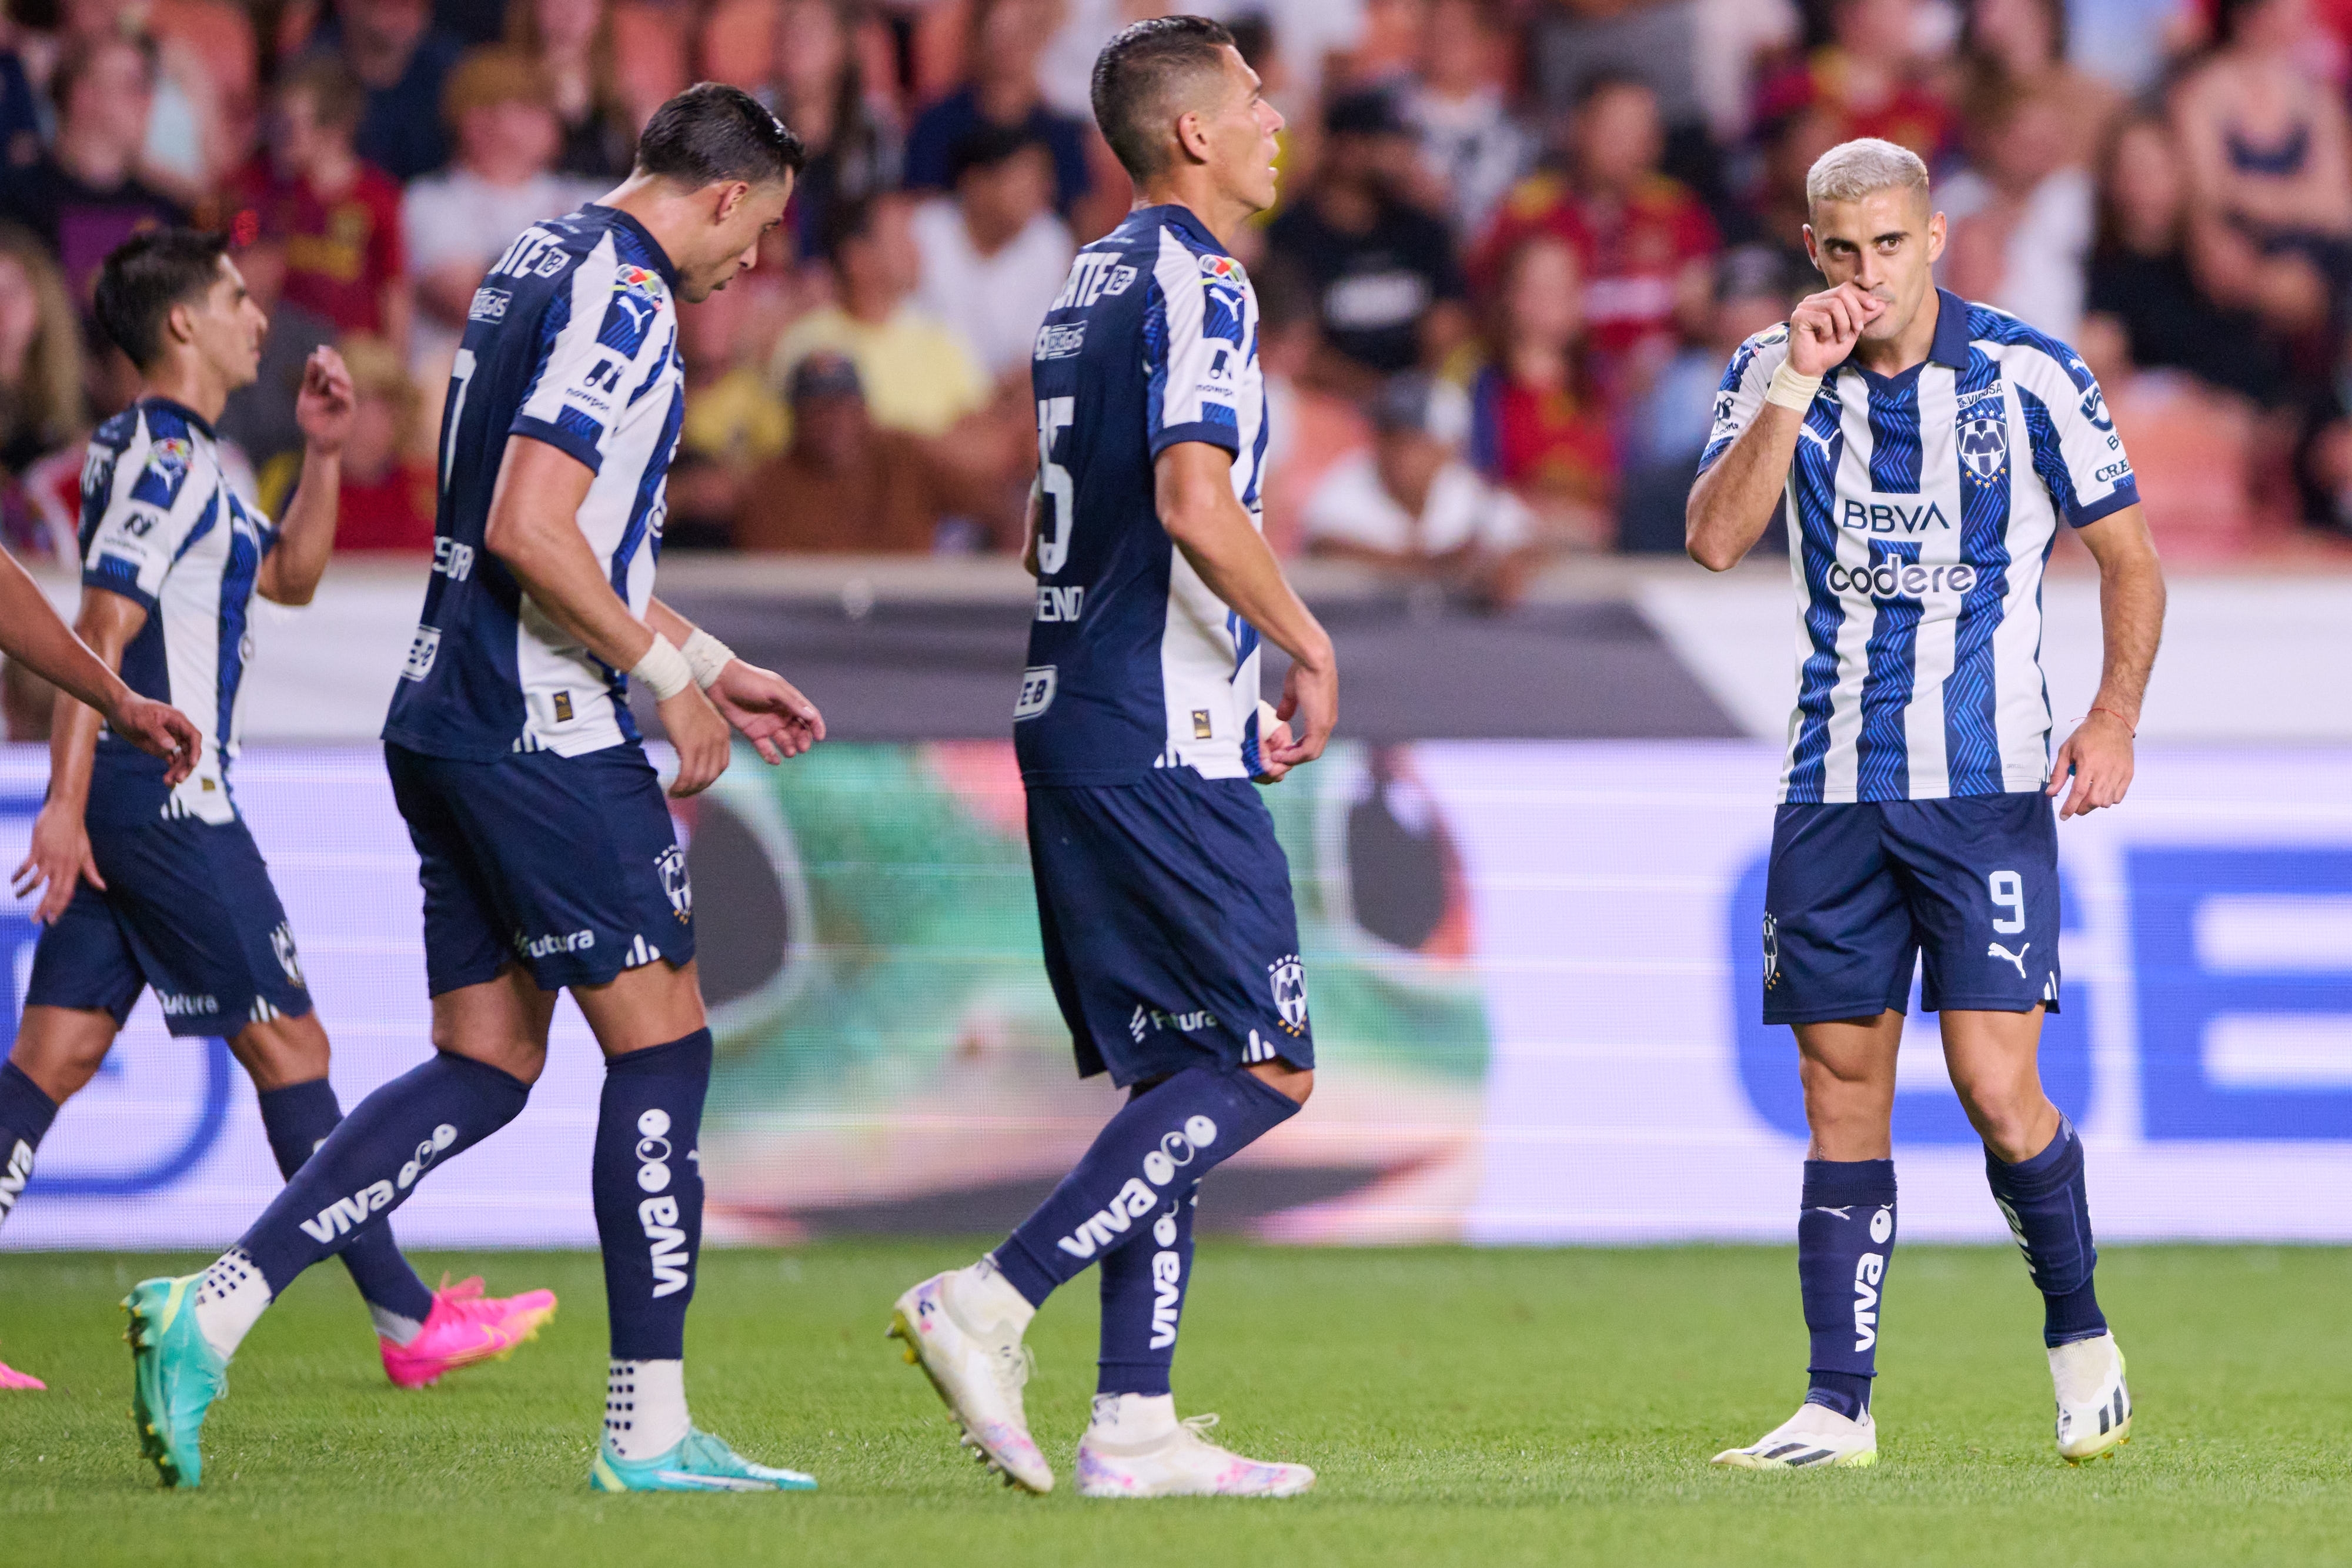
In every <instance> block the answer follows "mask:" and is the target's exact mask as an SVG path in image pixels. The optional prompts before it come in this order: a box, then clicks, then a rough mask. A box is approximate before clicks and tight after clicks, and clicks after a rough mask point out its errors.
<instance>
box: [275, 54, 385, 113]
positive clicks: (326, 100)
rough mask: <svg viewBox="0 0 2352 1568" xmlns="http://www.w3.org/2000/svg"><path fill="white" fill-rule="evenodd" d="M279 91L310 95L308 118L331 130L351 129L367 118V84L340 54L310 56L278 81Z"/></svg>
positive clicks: (281, 92) (281, 93)
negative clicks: (346, 63)
mask: <svg viewBox="0 0 2352 1568" xmlns="http://www.w3.org/2000/svg"><path fill="white" fill-rule="evenodd" d="M289 92H306V93H309V94H310V113H311V117H312V118H313V119H315V120H318V122H319V123H320V125H322V126H325V127H326V128H328V129H329V130H331V131H351V130H354V129H356V128H357V127H358V125H359V122H360V121H361V120H362V119H364V118H365V117H366V115H367V84H366V83H364V82H362V81H361V80H360V78H358V76H357V75H355V74H354V73H353V72H352V68H351V67H350V66H348V65H345V64H344V63H343V57H342V56H341V55H313V56H311V57H310V58H309V59H307V60H305V61H303V62H302V63H301V64H300V65H298V66H296V67H295V68H293V69H292V70H290V71H289V72H287V73H286V74H285V75H284V76H282V77H279V78H278V95H279V96H280V97H281V98H282V97H283V96H285V95H286V94H287V93H289Z"/></svg>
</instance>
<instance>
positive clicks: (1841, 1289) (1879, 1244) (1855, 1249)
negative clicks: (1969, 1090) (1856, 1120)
mask: <svg viewBox="0 0 2352 1568" xmlns="http://www.w3.org/2000/svg"><path fill="white" fill-rule="evenodd" d="M1800 1201H1801V1204H1802V1205H1803V1207H1802V1211H1801V1213H1800V1214H1799V1215H1798V1216H1797V1284H1798V1287H1799V1289H1801V1291H1803V1292H1804V1298H1805V1330H1806V1332H1807V1333H1809V1334H1810V1335H1811V1339H1812V1354H1811V1358H1810V1360H1809V1363H1808V1364H1807V1366H1806V1368H1805V1370H1806V1371H1807V1372H1808V1373H1809V1374H1811V1379H1812V1381H1811V1386H1810V1387H1808V1388H1807V1389H1806V1390H1805V1403H1806V1404H1808V1405H1824V1406H1828V1407H1829V1408H1831V1409H1832V1410H1834V1411H1836V1412H1837V1413H1838V1414H1839V1415H1841V1416H1847V1417H1849V1418H1851V1419H1854V1420H1859V1419H1861V1417H1862V1415H1863V1413H1864V1411H1866V1410H1868V1409H1869V1408H1870V1381H1871V1379H1872V1378H1874V1377H1876V1376H1877V1375H1878V1322H1879V1310H1878V1299H1879V1292H1880V1291H1883V1290H1885V1281H1886V1265H1887V1262H1888V1260H1890V1259H1892V1258H1893V1257H1894V1255H1895V1162H1894V1161H1893V1160H1807V1161H1806V1162H1805V1190H1804V1197H1802V1198H1801V1200H1800Z"/></svg>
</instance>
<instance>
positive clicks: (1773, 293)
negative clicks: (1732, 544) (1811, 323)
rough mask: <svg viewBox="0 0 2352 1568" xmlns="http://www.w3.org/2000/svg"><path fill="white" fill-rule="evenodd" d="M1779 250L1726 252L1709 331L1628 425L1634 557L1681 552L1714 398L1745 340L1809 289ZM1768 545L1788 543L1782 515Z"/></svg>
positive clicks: (1629, 549)
mask: <svg viewBox="0 0 2352 1568" xmlns="http://www.w3.org/2000/svg"><path fill="white" fill-rule="evenodd" d="M1800 276H1801V275H1800V274H1799V273H1798V272H1797V271H1796V270H1795V269H1793V268H1791V267H1790V265H1789V262H1788V259H1787V258H1786V257H1785V256H1782V255H1781V254H1780V252H1779V251H1777V250H1775V249H1772V248H1771V247H1769V246H1748V247H1746V248H1743V249H1740V250H1735V251H1731V252H1728V253H1727V254H1726V255H1725V256H1724V257H1723V260H1722V262H1721V264H1720V265H1719V266H1718V267H1717V269H1716V277H1717V283H1716V298H1715V308H1714V313H1713V316H1712V318H1711V319H1710V320H1709V322H1708V324H1707V332H1706V337H1705V338H1703V339H1700V340H1696V341H1695V342H1692V343H1689V344H1687V345H1685V347H1684V349H1683V350H1682V351H1681V352H1680V353H1678V354H1676V355H1675V357H1674V358H1673V359H1672V360H1670V361H1667V363H1666V367H1665V369H1664V370H1663V371H1659V372H1658V379H1657V381H1656V382H1654V384H1653V385H1652V386H1651V388H1650V393H1649V395H1648V396H1647V397H1645V398H1643V400H1642V402H1641V404H1640V406H1639V407H1637V408H1636V409H1634V410H1633V416H1632V417H1631V418H1630V419H1628V420H1627V421H1626V422H1625V432H1624V440H1623V442H1622V448H1623V473H1624V479H1623V482H1622V485H1621V486H1620V488H1619V491H1618V502H1617V548H1618V549H1621V550H1622V551H1624V552H1626V553H1627V554H1634V555H1649V554H1657V555H1680V554H1681V553H1682V551H1683V544H1684V533H1683V512H1684V507H1685V502H1687V500H1688V499H1689V497H1690V489H1691V481H1692V478H1693V476H1695V475H1696V473H1697V471H1698V460H1699V455H1700V454H1702V453H1703V452H1705V451H1706V443H1707V438H1708V436H1709V434H1710V433H1711V432H1712V431H1713V429H1714V427H1715V410H1716V398H1717V393H1718V392H1719V391H1720V389H1721V387H1722V385H1723V376H1724V371H1725V369H1726V367H1727V366H1728V365H1729V364H1730V362H1731V357H1732V355H1733V354H1735V353H1736V352H1738V349H1739V345H1740V344H1741V343H1743V342H1745V341H1747V340H1748V339H1749V338H1751V337H1753V336H1754V335H1755V334H1757V333H1759V332H1761V331H1764V330H1766V329H1769V328H1770V327H1773V326H1777V325H1778V324H1779V323H1780V322H1781V321H1784V320H1786V319H1788V316H1789V307H1790V301H1791V300H1792V299H1793V298H1795V297H1796V296H1797V295H1799V294H1801V293H1803V292H1806V286H1805V285H1804V284H1801V283H1800V282H1799V277H1800ZM1765 544H1766V547H1767V548H1768V549H1773V548H1777V549H1786V548H1787V539H1786V536H1785V535H1784V534H1783V533H1782V531H1781V525H1780V521H1779V520H1778V518H1777V517H1776V518H1775V519H1774V521H1773V522H1772V524H1771V525H1770V527H1769V528H1767V530H1766V532H1765Z"/></svg>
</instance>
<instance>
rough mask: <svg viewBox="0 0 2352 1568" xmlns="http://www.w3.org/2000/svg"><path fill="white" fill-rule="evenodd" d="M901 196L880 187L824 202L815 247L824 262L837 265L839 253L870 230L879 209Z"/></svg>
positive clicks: (901, 196) (900, 198)
mask: <svg viewBox="0 0 2352 1568" xmlns="http://www.w3.org/2000/svg"><path fill="white" fill-rule="evenodd" d="M905 199H906V195H905V193H904V192H901V191H896V190H880V191H875V192H873V193H869V194H866V195H863V196H853V197H850V198H849V199H847V200H846V201H835V202H832V203H829V204H826V206H825V209H824V218H823V219H822V220H820V221H819V223H818V224H817V250H818V251H819V253H820V254H822V255H823V256H824V259H825V260H826V261H827V262H828V263H830V264H832V265H833V266H834V267H839V266H840V265H841V254H842V252H844V251H845V250H847V249H848V248H849V247H850V246H853V245H855V244H856V243H857V242H858V241H859V240H862V239H864V238H866V236H867V235H871V234H872V233H873V232H874V225H875V221H876V220H877V219H878V218H879V217H880V216H881V215H882V209H883V208H884V207H886V206H887V205H889V204H891V203H893V202H898V201H903V200H905Z"/></svg>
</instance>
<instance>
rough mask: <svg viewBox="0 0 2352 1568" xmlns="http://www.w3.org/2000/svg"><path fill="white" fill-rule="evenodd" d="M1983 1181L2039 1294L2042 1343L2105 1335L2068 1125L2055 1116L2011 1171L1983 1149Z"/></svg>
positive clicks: (2076, 1152) (2086, 1207)
mask: <svg viewBox="0 0 2352 1568" xmlns="http://www.w3.org/2000/svg"><path fill="white" fill-rule="evenodd" d="M1985 1181H1986V1182H1987V1183H1988V1184H1989V1185H1990V1186H1991V1187H1992V1197H1993V1201H1994V1202H1995V1203H1998V1204H1999V1205H2000V1211H2001V1213H2002V1214H2003V1215H2005V1216H2007V1217H2008V1219H2009V1228H2010V1231H2011V1234H2012V1235H2014V1236H2015V1237H2016V1238H2017V1245H2018V1247H2019V1249H2021V1251H2023V1252H2024V1254H2025V1266H2026V1268H2027V1269H2028V1270H2032V1275H2033V1283H2034V1286H2035V1288H2036V1289H2038V1290H2040V1291H2041V1292H2042V1343H2044V1344H2046V1345H2048V1346H2049V1347H2050V1348H2051V1349H2053V1350H2055V1349H2056V1348H2057V1347H2058V1346H2060V1345H2062V1344H2071V1343H2074V1341H2076V1340H2078V1339H2095V1338H2096V1337H2097V1336H2099V1335H2100V1334H2103V1333H2106V1332H2107V1319H2106V1314H2105V1313H2104V1312H2101V1311H2099V1292H2098V1289H2097V1287H2096V1286H2095V1284H2094V1283H2093V1282H2092V1278H2091V1276H2092V1274H2093V1272H2094V1270H2096V1269H2097V1268H2098V1264H2099V1249H2097V1248H2096V1247H2095V1246H2093V1245H2092V1243H2091V1191H2090V1187H2089V1185H2088V1184H2087V1183H2086V1182H2085V1181H2084V1174H2083V1140H2082V1139H2081V1138H2079V1137H2077V1136H2076V1135H2075V1133H2074V1123H2072V1122H2070V1121H2068V1120H2067V1119H2066V1118H2065V1117H2063V1116H2061V1117H2059V1118H2058V1133H2057V1135H2056V1136H2055V1137H2053V1138H2052V1139H2051V1140H2050V1145H2049V1146H2048V1147H2047V1148H2045V1149H2043V1150H2042V1152H2041V1153H2040V1154H2038V1155H2034V1156H2033V1157H2032V1159H2030V1160H2020V1161H2019V1162H2018V1163H2017V1164H2015V1165H2009V1164H2007V1163H2005V1162H2004V1161H2002V1160H2001V1159H2000V1158H1999V1157H1998V1156H1996V1155H1994V1154H1993V1152H1992V1151H1991V1150H1990V1149H1987V1150H1986V1151H1985Z"/></svg>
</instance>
